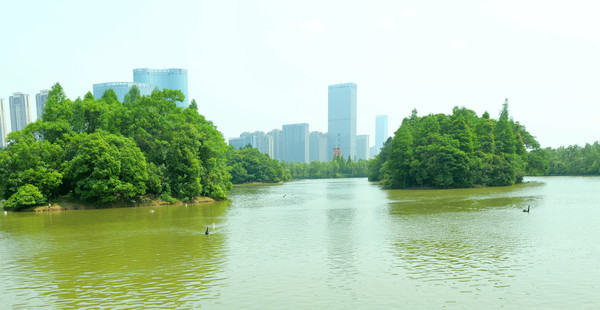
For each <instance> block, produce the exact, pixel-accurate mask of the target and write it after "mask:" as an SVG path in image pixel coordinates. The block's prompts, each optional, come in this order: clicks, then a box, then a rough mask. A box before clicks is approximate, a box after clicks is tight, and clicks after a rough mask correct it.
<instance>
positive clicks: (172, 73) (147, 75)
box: [133, 68, 190, 109]
mask: <svg viewBox="0 0 600 310" xmlns="http://www.w3.org/2000/svg"><path fill="white" fill-rule="evenodd" d="M133 81H134V82H136V83H145V84H150V85H152V86H153V87H157V88H158V89H160V90H162V89H165V88H166V89H177V90H180V91H181V92H182V93H183V95H184V96H185V98H184V100H183V102H177V106H178V107H181V108H184V109H185V108H187V107H188V105H189V104H190V103H189V102H190V101H189V97H188V72H187V70H186V69H180V68H171V69H148V68H139V69H134V70H133Z"/></svg>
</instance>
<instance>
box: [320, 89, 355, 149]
mask: <svg viewBox="0 0 600 310" xmlns="http://www.w3.org/2000/svg"><path fill="white" fill-rule="evenodd" d="M327 97H328V100H327V101H328V123H327V130H328V132H327V136H328V140H327V141H328V142H327V158H328V160H331V159H333V150H334V148H336V147H339V148H340V151H341V156H342V157H343V158H348V157H350V158H351V159H355V154H356V84H355V83H346V84H337V85H329V92H328V96H327Z"/></svg>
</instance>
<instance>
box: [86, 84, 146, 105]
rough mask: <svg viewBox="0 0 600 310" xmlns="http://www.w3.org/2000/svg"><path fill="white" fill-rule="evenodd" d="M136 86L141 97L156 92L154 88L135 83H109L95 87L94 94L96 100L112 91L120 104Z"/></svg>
mask: <svg viewBox="0 0 600 310" xmlns="http://www.w3.org/2000/svg"><path fill="white" fill-rule="evenodd" d="M134 85H135V86H136V87H137V88H138V90H139V91H140V95H142V96H149V95H150V94H152V91H153V90H154V86H153V85H150V84H145V83H135V82H108V83H97V84H94V85H93V94H94V97H95V98H96V99H100V98H101V97H102V95H104V92H105V91H107V90H109V89H112V90H113V91H114V92H115V94H116V95H117V98H118V99H119V101H120V102H123V101H124V100H125V95H126V94H127V93H128V92H129V91H130V90H131V87H133V86H134Z"/></svg>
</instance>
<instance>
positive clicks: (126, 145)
mask: <svg viewBox="0 0 600 310" xmlns="http://www.w3.org/2000/svg"><path fill="white" fill-rule="evenodd" d="M182 100H183V94H182V93H181V92H180V91H174V90H162V91H161V90H155V91H154V92H153V93H152V94H151V95H150V96H140V93H139V90H138V89H137V88H135V87H133V88H132V89H131V91H130V92H129V93H128V94H127V95H126V97H125V100H124V102H122V103H121V102H119V100H118V99H117V96H116V94H115V93H114V92H113V91H112V90H109V91H107V92H105V93H104V95H103V96H102V98H94V96H93V95H92V94H91V93H89V92H88V93H87V94H86V95H85V96H84V98H83V99H80V98H78V99H76V100H74V101H71V100H69V99H68V98H67V97H66V96H65V94H64V92H63V89H62V87H61V86H60V85H59V84H58V83H57V84H55V85H54V86H53V87H52V89H51V91H50V93H49V96H48V100H47V102H46V107H45V108H44V113H43V115H42V119H41V120H38V121H36V122H34V123H31V124H29V125H28V126H27V127H26V128H25V129H23V130H21V131H17V132H12V133H10V134H9V135H8V142H9V143H8V146H7V147H6V148H5V149H3V150H2V151H0V175H1V176H2V178H1V179H0V196H1V197H2V198H4V199H6V201H5V203H4V207H5V208H6V209H11V210H19V209H21V208H27V207H31V206H36V205H40V204H44V203H47V202H48V201H55V199H57V198H58V197H61V196H64V197H67V198H69V199H74V200H78V201H82V202H86V203H90V204H106V203H130V202H135V201H136V199H139V198H140V197H141V196H145V197H151V198H158V199H162V200H163V201H167V202H175V201H178V200H179V201H190V200H193V199H195V198H197V197H210V198H213V199H224V198H226V197H227V192H228V191H229V190H230V189H231V186H232V184H231V176H230V174H229V171H228V168H227V165H226V162H227V158H226V154H227V149H228V148H227V144H226V143H225V141H224V139H223V136H222V135H221V133H220V132H219V131H218V130H217V129H216V127H215V126H214V125H213V123H212V122H210V121H207V120H206V119H205V118H204V116H202V115H200V114H198V111H197V104H196V102H195V101H192V103H191V104H190V106H189V107H188V108H186V109H181V108H178V107H177V106H176V104H175V102H176V101H182Z"/></svg>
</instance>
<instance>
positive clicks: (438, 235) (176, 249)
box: [0, 178, 600, 309]
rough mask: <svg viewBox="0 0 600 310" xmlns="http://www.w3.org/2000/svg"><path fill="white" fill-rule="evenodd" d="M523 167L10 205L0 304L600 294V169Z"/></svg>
mask: <svg viewBox="0 0 600 310" xmlns="http://www.w3.org/2000/svg"><path fill="white" fill-rule="evenodd" d="M528 180H530V181H536V182H532V183H528V184H522V185H518V186H512V187H500V188H480V189H461V190H390V191H388V190H382V189H380V188H379V187H378V186H377V185H374V184H369V183H368V182H367V181H366V180H365V179H341V180H307V181H294V182H290V183H286V184H283V185H258V186H239V187H235V188H234V190H233V192H232V193H231V200H230V201H226V202H217V203H208V204H201V205H190V206H189V207H187V208H186V207H184V206H163V207H155V208H154V210H155V212H154V213H151V212H150V208H128V209H106V210H82V211H65V212H50V213H40V214H37V213H9V214H8V215H7V216H4V217H2V218H0V261H1V262H2V264H0V281H1V283H2V284H3V289H2V292H1V293H0V305H2V306H3V307H6V308H15V309H31V308H40V309H64V308H98V307H101V308H161V309H164V308H170V309H182V308H183V309H186V308H204V307H206V308H210V309H214V308H216V309H263V308H272V309H282V308H283V309H286V308H333V309H350V308H361V309H365V308H368V309H371V308H376V309H382V308H387V309H397V308H411V309H414V308H422V309H431V308H456V309H464V308H499V307H505V308H517V309H521V308H544V309H548V308H554V309H563V308H567V307H568V308H577V309H585V308H589V309H594V308H597V307H598V305H599V304H600V297H597V293H596V292H597V291H598V289H599V286H600V281H598V280H597V279H600V267H599V265H598V264H597V259H598V257H599V256H600V245H599V244H598V242H597V237H598V236H599V235H600V225H598V223H599V221H600V209H599V208H598V206H599V205H600V192H599V191H598V189H600V178H529V179H528ZM528 205H531V212H530V213H523V212H521V210H522V209H523V208H526V207H527V206H528ZM213 222H214V223H215V225H216V229H214V230H212V229H211V232H212V233H211V234H210V235H209V236H205V235H204V230H205V228H206V227H207V226H209V225H212V223H213ZM0 308H2V307H0Z"/></svg>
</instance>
